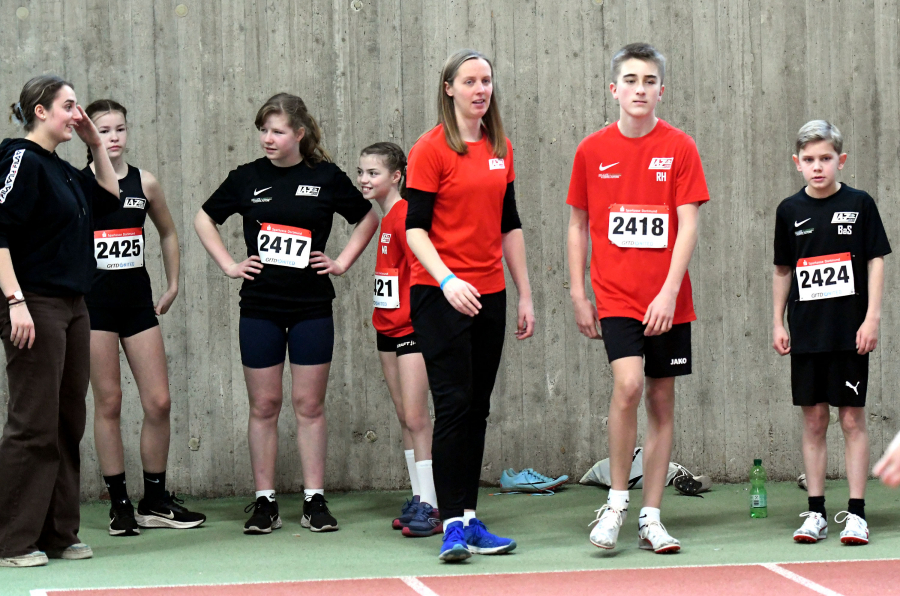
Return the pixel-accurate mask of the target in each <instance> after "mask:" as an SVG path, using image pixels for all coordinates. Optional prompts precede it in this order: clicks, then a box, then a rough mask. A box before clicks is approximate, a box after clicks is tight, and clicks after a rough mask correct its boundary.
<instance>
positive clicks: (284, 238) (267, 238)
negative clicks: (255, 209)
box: [256, 223, 312, 269]
mask: <svg viewBox="0 0 900 596" xmlns="http://www.w3.org/2000/svg"><path fill="white" fill-rule="evenodd" d="M256 241H257V247H258V248H259V260H260V261H262V262H263V264H265V265H282V266H284V267H294V268H295V269H305V268H306V266H307V265H309V253H310V250H312V233H311V232H310V231H309V230H304V229H303V228H292V227H290V226H282V225H278V224H268V223H264V224H260V228H259V236H257V239H256Z"/></svg>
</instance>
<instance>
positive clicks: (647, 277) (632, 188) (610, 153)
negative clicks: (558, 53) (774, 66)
mask: <svg viewBox="0 0 900 596" xmlns="http://www.w3.org/2000/svg"><path fill="white" fill-rule="evenodd" d="M708 200H709V191H708V190H707V188H706V178H705V177H704V175H703V165H702V164H701V163H700V155H699V154H698V153H697V146H696V145H695V144H694V140H693V139H692V138H691V137H690V136H689V135H687V134H686V133H684V132H682V131H680V130H678V129H677V128H675V127H673V126H671V125H670V124H668V123H667V122H664V121H663V120H659V121H658V122H657V124H656V126H655V127H654V128H653V130H652V131H651V132H650V134H647V135H645V136H643V137H640V138H637V139H631V138H628V137H625V136H623V135H622V133H621V132H619V127H618V124H617V123H613V124H610V125H609V126H607V127H605V128H603V129H601V130H599V131H597V132H595V133H594V134H592V135H590V136H588V137H587V138H585V139H584V140H583V141H582V142H581V144H580V145H579V146H578V150H577V151H576V152H575V163H574V165H573V166H572V178H571V180H570V182H569V196H568V198H567V199H566V203H568V204H569V205H572V206H573V207H576V208H578V209H582V210H584V211H587V212H588V222H589V227H590V234H591V285H592V286H593V289H594V296H595V297H596V299H597V315H598V318H601V319H602V318H604V317H630V318H632V319H639V320H643V319H644V315H645V314H646V313H647V308H648V307H649V306H650V303H651V302H652V301H653V299H654V298H656V296H657V295H658V294H659V291H660V290H661V289H662V286H663V283H665V281H666V276H667V275H668V274H669V265H670V263H671V261H672V249H673V248H674V246H675V238H676V236H677V234H678V213H677V211H676V209H677V207H679V206H681V205H685V204H687V203H703V202H706V201H708ZM637 205H641V206H645V207H635V206H637ZM613 206H615V207H613ZM611 223H612V230H610V224H611ZM666 228H668V233H667V234H666ZM611 231H612V232H613V233H610V232H611ZM629 243H630V244H631V245H630V246H629ZM663 243H665V244H666V247H665V248H659V247H658V246H659V245H660V244H663ZM640 244H643V245H644V246H648V245H649V246H655V247H649V248H637V247H635V245H640ZM696 318H697V316H696V315H695V314H694V302H693V299H692V297H691V279H690V276H689V275H688V274H687V273H685V275H684V280H683V281H682V283H681V290H680V291H679V293H678V298H677V300H676V303H675V317H674V319H673V321H672V322H673V324H679V323H687V322H689V321H694V320H696Z"/></svg>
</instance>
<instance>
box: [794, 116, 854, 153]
mask: <svg viewBox="0 0 900 596" xmlns="http://www.w3.org/2000/svg"><path fill="white" fill-rule="evenodd" d="M817 141H828V142H829V143H831V146H832V147H834V150H835V151H836V152H837V154H838V155H840V154H841V150H842V149H843V148H844V136H843V135H842V134H841V131H839V130H838V127H837V126H835V125H834V124H832V123H831V122H828V121H827V120H810V121H809V122H807V123H806V124H804V125H803V126H801V127H800V130H799V131H798V132H797V142H796V147H797V155H800V151H802V150H803V148H804V147H806V146H807V145H809V144H810V143H815V142H817Z"/></svg>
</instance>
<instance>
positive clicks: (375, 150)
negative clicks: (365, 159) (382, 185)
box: [359, 142, 406, 199]
mask: <svg viewBox="0 0 900 596" xmlns="http://www.w3.org/2000/svg"><path fill="white" fill-rule="evenodd" d="M364 155H377V156H379V157H381V158H382V161H383V162H384V166H385V167H386V168H387V169H388V170H389V171H390V172H391V173H394V172H397V171H399V172H400V196H401V197H403V198H404V199H405V198H406V154H405V153H404V152H403V149H401V148H400V145H398V144H396V143H388V142H383V143H373V144H371V145H369V146H368V147H366V148H365V149H363V150H362V151H360V152H359V156H360V157H362V156H364Z"/></svg>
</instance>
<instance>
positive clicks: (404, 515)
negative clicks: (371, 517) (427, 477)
mask: <svg viewBox="0 0 900 596" xmlns="http://www.w3.org/2000/svg"><path fill="white" fill-rule="evenodd" d="M418 506H419V495H415V496H414V497H413V498H412V499H407V500H406V502H405V503H404V504H403V508H401V509H400V517H398V518H396V519H395V520H394V521H393V522H392V523H391V527H392V528H394V529H395V530H402V529H403V528H405V527H406V524H408V523H409V521H410V520H411V519H412V518H413V517H415V515H416V508H417V507H418Z"/></svg>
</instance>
